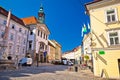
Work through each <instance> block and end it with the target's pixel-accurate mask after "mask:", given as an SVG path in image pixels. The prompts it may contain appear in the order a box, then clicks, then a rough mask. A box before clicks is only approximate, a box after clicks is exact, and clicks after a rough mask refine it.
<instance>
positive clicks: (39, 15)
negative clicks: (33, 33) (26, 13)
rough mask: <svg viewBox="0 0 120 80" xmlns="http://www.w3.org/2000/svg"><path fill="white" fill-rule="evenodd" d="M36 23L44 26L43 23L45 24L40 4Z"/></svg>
mask: <svg viewBox="0 0 120 80" xmlns="http://www.w3.org/2000/svg"><path fill="white" fill-rule="evenodd" d="M38 21H39V22H40V23H41V24H44V23H45V13H44V10H43V6H42V4H41V6H40V9H39V11H38Z"/></svg>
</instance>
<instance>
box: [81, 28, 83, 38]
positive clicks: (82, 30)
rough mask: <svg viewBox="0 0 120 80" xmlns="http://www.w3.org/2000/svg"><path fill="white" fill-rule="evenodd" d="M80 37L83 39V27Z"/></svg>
mask: <svg viewBox="0 0 120 80" xmlns="http://www.w3.org/2000/svg"><path fill="white" fill-rule="evenodd" d="M81 36H82V37H83V27H82V32H81Z"/></svg>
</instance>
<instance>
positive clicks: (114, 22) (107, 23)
mask: <svg viewBox="0 0 120 80" xmlns="http://www.w3.org/2000/svg"><path fill="white" fill-rule="evenodd" d="M116 23H120V21H113V22H106V23H105V24H106V25H110V24H116Z"/></svg>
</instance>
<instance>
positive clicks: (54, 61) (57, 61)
mask: <svg viewBox="0 0 120 80" xmlns="http://www.w3.org/2000/svg"><path fill="white" fill-rule="evenodd" d="M52 64H59V65H60V64H62V63H61V61H60V60H53V61H52Z"/></svg>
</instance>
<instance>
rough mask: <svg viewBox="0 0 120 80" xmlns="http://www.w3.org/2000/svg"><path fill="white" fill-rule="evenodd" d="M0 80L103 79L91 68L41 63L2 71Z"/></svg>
mask: <svg viewBox="0 0 120 80" xmlns="http://www.w3.org/2000/svg"><path fill="white" fill-rule="evenodd" d="M0 80H102V79H101V78H95V77H94V76H93V74H92V73H91V72H90V70H80V71H79V72H74V71H68V66H64V65H47V64H46V65H40V66H39V67H36V66H31V67H23V68H21V69H17V70H6V71H0Z"/></svg>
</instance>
